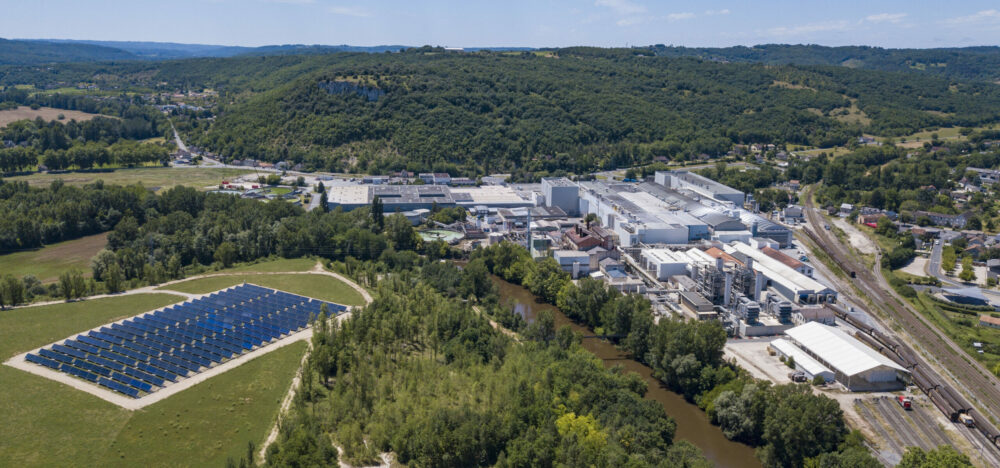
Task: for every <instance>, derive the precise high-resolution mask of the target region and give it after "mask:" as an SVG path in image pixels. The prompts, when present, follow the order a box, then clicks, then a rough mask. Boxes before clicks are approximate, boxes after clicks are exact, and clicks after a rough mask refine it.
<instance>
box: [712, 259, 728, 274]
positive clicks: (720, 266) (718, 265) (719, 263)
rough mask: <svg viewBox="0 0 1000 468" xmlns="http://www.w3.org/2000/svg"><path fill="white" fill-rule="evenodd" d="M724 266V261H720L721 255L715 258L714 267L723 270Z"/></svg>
mask: <svg viewBox="0 0 1000 468" xmlns="http://www.w3.org/2000/svg"><path fill="white" fill-rule="evenodd" d="M725 268H726V264H725V262H723V261H722V257H718V258H716V259H715V269H716V270H719V271H723V270H725Z"/></svg>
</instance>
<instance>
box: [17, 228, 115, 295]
mask: <svg viewBox="0 0 1000 468" xmlns="http://www.w3.org/2000/svg"><path fill="white" fill-rule="evenodd" d="M107 244H108V233H106V232H105V233H101V234H95V235H93V236H87V237H81V238H79V239H75V240H71V241H66V242H60V243H58V244H52V245H47V246H45V247H42V248H40V249H38V250H29V251H25V252H15V253H9V254H5V255H0V273H4V274H11V275H14V276H17V277H22V276H24V275H35V277H36V278H38V279H39V280H40V281H41V282H43V283H51V282H54V281H56V280H58V279H59V275H60V274H62V273H63V272H65V271H69V270H72V269H74V268H75V269H79V270H80V271H82V272H83V273H84V274H85V275H86V276H89V275H90V259H91V258H93V257H94V255H97V252H99V251H100V250H101V249H103V248H104V247H105V246H106V245H107Z"/></svg>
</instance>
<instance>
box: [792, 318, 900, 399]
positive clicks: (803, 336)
mask: <svg viewBox="0 0 1000 468" xmlns="http://www.w3.org/2000/svg"><path fill="white" fill-rule="evenodd" d="M785 334H786V335H788V337H789V339H790V340H791V341H792V342H793V343H794V344H796V345H797V346H798V347H799V348H801V349H802V350H803V351H805V352H806V353H808V354H809V355H810V356H812V357H813V358H815V359H816V360H817V361H819V362H820V363H821V364H823V365H824V366H826V367H829V368H830V369H831V370H833V371H834V376H835V377H836V379H837V381H838V382H840V383H842V384H844V386H845V387H847V388H848V389H849V390H851V391H891V390H897V389H899V388H903V387H905V386H906V383H905V382H906V380H907V379H908V375H909V371H907V370H906V369H904V368H903V367H902V366H900V365H899V364H896V363H895V362H893V361H892V360H891V359H889V358H887V357H885V356H883V355H881V354H879V353H878V352H876V351H875V350H874V349H872V348H869V347H868V346H867V345H865V344H864V343H862V342H861V341H858V340H857V339H856V338H854V337H852V336H850V335H848V334H847V333H845V332H843V331H842V330H840V329H839V328H836V327H831V326H829V325H823V324H821V323H817V322H809V323H807V324H805V325H800V326H798V327H795V328H791V329H789V330H787V331H786V332H785Z"/></svg>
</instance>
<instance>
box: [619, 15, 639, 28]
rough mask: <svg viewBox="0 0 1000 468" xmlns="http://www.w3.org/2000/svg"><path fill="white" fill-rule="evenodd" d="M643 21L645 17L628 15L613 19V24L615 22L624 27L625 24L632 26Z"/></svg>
mask: <svg viewBox="0 0 1000 468" xmlns="http://www.w3.org/2000/svg"><path fill="white" fill-rule="evenodd" d="M644 22H646V19H645V18H640V17H638V16H630V17H628V18H622V19H620V20H618V21H615V24H617V25H618V26H622V27H625V26H634V25H637V24H641V23H644Z"/></svg>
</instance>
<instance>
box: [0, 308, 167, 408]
mask: <svg viewBox="0 0 1000 468" xmlns="http://www.w3.org/2000/svg"><path fill="white" fill-rule="evenodd" d="M183 300H184V297H182V296H178V295H175V294H133V295H130V296H120V297H109V298H104V299H93V300H85V301H77V302H69V303H64V304H54V305H47V306H37V307H25V308H21V309H11V310H0V362H2V361H6V360H7V359H8V358H10V357H11V356H13V355H15V354H18V353H23V352H25V351H28V350H31V349H34V348H37V347H39V346H42V345H45V344H49V343H52V342H54V341H56V340H60V339H63V338H68V337H69V336H70V335H73V334H76V333H79V332H82V331H84V330H89V329H91V328H94V327H96V326H98V325H103V324H105V323H110V322H114V321H117V320H121V319H123V318H125V317H131V316H133V315H138V314H140V313H143V312H148V311H150V310H153V309H157V308H160V307H163V306H166V305H169V304H174V303H176V302H181V301H183ZM2 388H3V385H2V384H0V389H2Z"/></svg>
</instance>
